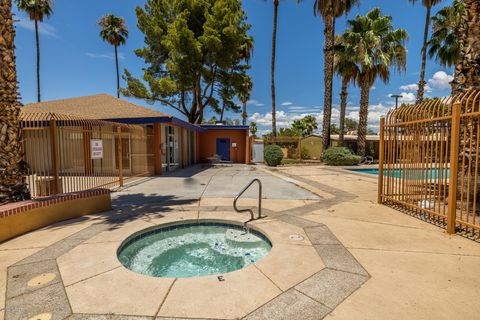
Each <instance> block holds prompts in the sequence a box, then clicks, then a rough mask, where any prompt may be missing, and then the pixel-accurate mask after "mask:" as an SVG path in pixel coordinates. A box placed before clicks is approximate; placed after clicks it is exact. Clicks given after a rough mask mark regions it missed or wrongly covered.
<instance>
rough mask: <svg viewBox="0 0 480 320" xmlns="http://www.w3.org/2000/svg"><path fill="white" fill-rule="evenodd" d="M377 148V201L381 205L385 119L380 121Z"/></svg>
mask: <svg viewBox="0 0 480 320" xmlns="http://www.w3.org/2000/svg"><path fill="white" fill-rule="evenodd" d="M379 142H380V143H379V147H378V200H377V202H378V203H379V204H382V203H383V199H382V195H383V162H384V161H385V118H381V119H380V141H379Z"/></svg>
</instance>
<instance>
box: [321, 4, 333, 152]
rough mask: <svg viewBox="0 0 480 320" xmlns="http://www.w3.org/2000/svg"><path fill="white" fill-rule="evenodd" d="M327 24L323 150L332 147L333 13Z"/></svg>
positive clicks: (328, 16)
mask: <svg viewBox="0 0 480 320" xmlns="http://www.w3.org/2000/svg"><path fill="white" fill-rule="evenodd" d="M324 23H325V30H324V34H325V48H324V60H325V65H324V83H325V87H324V98H323V150H327V149H328V148H329V147H330V123H331V118H332V95H333V93H332V90H333V72H334V66H333V63H334V52H333V45H334V41H335V21H334V18H333V11H332V10H331V9H330V10H329V13H327V15H326V16H325V18H324Z"/></svg>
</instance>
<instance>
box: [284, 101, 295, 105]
mask: <svg viewBox="0 0 480 320" xmlns="http://www.w3.org/2000/svg"><path fill="white" fill-rule="evenodd" d="M292 104H293V102H290V101H285V102H284V103H282V106H291V105H292Z"/></svg>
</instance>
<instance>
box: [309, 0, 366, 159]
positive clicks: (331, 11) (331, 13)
mask: <svg viewBox="0 0 480 320" xmlns="http://www.w3.org/2000/svg"><path fill="white" fill-rule="evenodd" d="M359 3H360V0H315V2H314V5H313V10H314V14H317V13H318V14H319V15H321V16H322V19H323V23H324V25H325V28H324V31H323V33H324V35H325V46H324V85H325V87H324V98H323V147H324V150H326V149H327V148H328V147H330V123H331V118H332V96H333V74H334V52H333V47H334V44H335V19H336V18H338V17H341V16H342V15H344V14H347V13H348V12H350V9H351V8H352V7H353V6H354V5H355V4H359Z"/></svg>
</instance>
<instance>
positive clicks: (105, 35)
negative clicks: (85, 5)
mask: <svg viewBox="0 0 480 320" xmlns="http://www.w3.org/2000/svg"><path fill="white" fill-rule="evenodd" d="M98 25H99V26H100V28H101V30H100V37H101V38H102V39H103V41H106V42H108V43H109V44H111V45H112V46H113V47H114V48H115V67H116V69H117V98H120V71H119V69H118V47H119V46H121V45H124V44H125V42H127V38H128V28H127V25H126V24H125V20H124V19H123V18H121V17H117V16H115V15H113V14H106V15H104V16H103V17H102V18H101V19H100V20H99V21H98Z"/></svg>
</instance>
